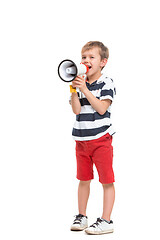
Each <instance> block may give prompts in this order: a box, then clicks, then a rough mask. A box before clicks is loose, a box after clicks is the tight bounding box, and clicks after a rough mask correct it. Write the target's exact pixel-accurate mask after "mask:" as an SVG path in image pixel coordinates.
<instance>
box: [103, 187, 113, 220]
mask: <svg viewBox="0 0 160 240" xmlns="http://www.w3.org/2000/svg"><path fill="white" fill-rule="evenodd" d="M102 186H103V214H102V218H103V219H105V220H107V221H110V220H111V219H110V216H111V213H112V209H113V205H114V201H115V188H114V184H113V183H111V184H102Z"/></svg>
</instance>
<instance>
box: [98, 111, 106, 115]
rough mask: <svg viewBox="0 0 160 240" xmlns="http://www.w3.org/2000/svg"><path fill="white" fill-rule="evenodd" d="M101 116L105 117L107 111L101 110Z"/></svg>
mask: <svg viewBox="0 0 160 240" xmlns="http://www.w3.org/2000/svg"><path fill="white" fill-rule="evenodd" d="M98 113H99V114H100V115H104V114H105V113H106V110H105V111H104V110H100V111H99V112H98Z"/></svg>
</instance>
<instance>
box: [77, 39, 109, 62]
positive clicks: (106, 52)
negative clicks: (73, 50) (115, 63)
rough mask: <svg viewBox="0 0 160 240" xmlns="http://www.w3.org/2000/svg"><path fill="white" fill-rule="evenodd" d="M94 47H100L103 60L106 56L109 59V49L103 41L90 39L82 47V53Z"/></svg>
mask: <svg viewBox="0 0 160 240" xmlns="http://www.w3.org/2000/svg"><path fill="white" fill-rule="evenodd" d="M93 47H98V48H99V54H100V57H101V60H103V59H104V58H107V59H108V58H109V49H108V48H107V47H106V46H104V44H103V43H102V42H98V41H90V42H88V43H86V44H85V45H84V46H83V47H82V51H81V53H84V52H85V51H88V50H90V49H92V48H93Z"/></svg>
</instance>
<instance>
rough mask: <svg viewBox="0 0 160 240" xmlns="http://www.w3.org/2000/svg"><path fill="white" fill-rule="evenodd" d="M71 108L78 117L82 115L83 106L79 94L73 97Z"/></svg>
mask: <svg viewBox="0 0 160 240" xmlns="http://www.w3.org/2000/svg"><path fill="white" fill-rule="evenodd" d="M71 106H72V111H73V112H74V113H75V114H76V115H78V114H80V111H81V104H80V101H79V98H78V95H77V93H75V92H73V93H72V95H71Z"/></svg>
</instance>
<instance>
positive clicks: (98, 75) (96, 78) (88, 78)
mask: <svg viewBox="0 0 160 240" xmlns="http://www.w3.org/2000/svg"><path fill="white" fill-rule="evenodd" d="M101 76H102V73H101V72H100V73H99V72H98V73H97V74H96V75H93V76H90V77H87V80H88V82H89V84H92V83H93V82H95V81H96V80H98V79H99V78H100V77H101Z"/></svg>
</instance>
